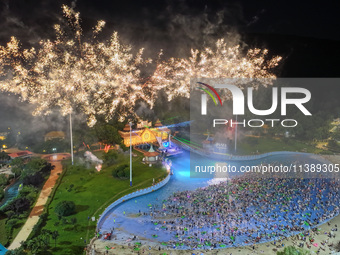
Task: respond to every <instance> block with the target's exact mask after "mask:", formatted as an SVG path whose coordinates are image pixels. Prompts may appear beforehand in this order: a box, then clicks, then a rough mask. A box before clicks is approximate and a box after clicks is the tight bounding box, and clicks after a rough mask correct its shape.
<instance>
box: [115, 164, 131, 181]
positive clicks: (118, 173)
mask: <svg viewBox="0 0 340 255" xmlns="http://www.w3.org/2000/svg"><path fill="white" fill-rule="evenodd" d="M129 174H130V171H129V165H128V164H122V165H119V166H117V167H116V168H115V169H113V170H112V176H113V177H115V178H119V179H127V178H128V177H129Z"/></svg>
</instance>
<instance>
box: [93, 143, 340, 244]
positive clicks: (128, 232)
mask: <svg viewBox="0 0 340 255" xmlns="http://www.w3.org/2000/svg"><path fill="white" fill-rule="evenodd" d="M176 144H177V145H179V144H180V143H179V142H178V141H177V143H176ZM182 144H183V146H182V148H187V147H188V145H186V144H184V143H182ZM189 147H190V146H189ZM190 148H191V150H190V152H189V150H185V149H182V151H183V153H182V154H180V155H176V156H171V157H170V158H171V167H170V168H171V173H173V175H169V178H168V179H166V180H164V182H163V183H162V184H161V185H158V186H155V187H151V188H150V189H148V190H142V191H140V192H135V193H132V194H129V195H127V196H125V197H123V198H122V199H120V200H117V201H116V202H115V203H113V204H111V205H110V206H109V207H108V208H107V209H106V210H105V211H104V212H103V214H102V215H101V217H100V219H99V220H98V223H97V230H96V231H97V238H98V240H99V241H100V240H103V241H104V243H105V245H106V248H107V249H108V250H109V247H115V246H119V245H122V246H124V245H128V246H130V245H131V247H132V246H135V250H136V251H138V250H139V249H140V248H139V246H140V245H141V243H144V244H146V245H147V246H149V247H156V248H157V247H158V249H162V250H163V249H165V250H178V251H180V250H182V251H184V250H201V251H207V250H213V249H222V248H230V247H243V246H253V245H258V244H260V243H266V242H278V241H279V240H283V239H284V238H287V237H289V236H293V235H297V234H300V236H301V240H306V239H308V238H310V234H309V231H311V230H312V229H314V230H315V229H318V226H319V225H320V224H323V223H325V222H327V221H329V220H330V219H332V218H334V217H335V216H337V215H338V214H339V202H340V200H339V199H340V197H339V179H335V178H333V179H331V178H300V179H298V178H282V177H280V176H269V177H266V176H263V174H261V173H243V174H240V171H237V173H229V174H228V175H223V176H221V174H218V173H215V174H214V175H212V176H210V177H209V178H191V176H190V175H191V173H190V160H191V161H194V162H195V164H197V165H216V164H217V163H224V164H233V165H234V166H236V167H237V169H240V168H241V167H245V165H246V166H252V165H260V164H264V163H265V164H272V165H274V166H275V165H277V166H279V165H290V164H304V163H306V162H308V163H309V164H315V165H317V164H329V163H330V162H329V161H327V160H325V158H323V157H321V156H318V155H314V154H309V153H294V152H274V153H267V154H264V155H257V156H252V155H251V156H248V157H245V156H243V157H233V158H232V159H230V158H229V160H224V161H222V160H221V159H217V158H216V157H204V156H203V153H200V152H199V151H197V150H196V153H195V150H194V149H193V148H192V147H190ZM190 154H191V155H190ZM221 161H222V162H221ZM166 162H167V161H166ZM94 243H96V242H94ZM136 243H139V245H136ZM308 245H310V246H312V245H313V242H310V244H307V246H308ZM315 245H319V244H315ZM315 245H314V246H315ZM97 246H100V245H97ZM315 247H316V246H315ZM94 250H95V249H94Z"/></svg>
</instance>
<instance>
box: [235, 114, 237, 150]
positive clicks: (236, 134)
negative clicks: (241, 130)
mask: <svg viewBox="0 0 340 255" xmlns="http://www.w3.org/2000/svg"><path fill="white" fill-rule="evenodd" d="M236 123H237V115H236ZM236 150H237V124H236V127H235V154H236Z"/></svg>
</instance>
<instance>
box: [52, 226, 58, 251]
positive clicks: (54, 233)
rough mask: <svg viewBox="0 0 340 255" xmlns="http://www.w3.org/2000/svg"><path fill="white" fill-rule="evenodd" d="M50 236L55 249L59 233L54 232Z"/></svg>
mask: <svg viewBox="0 0 340 255" xmlns="http://www.w3.org/2000/svg"><path fill="white" fill-rule="evenodd" d="M51 234H52V239H53V240H54V247H57V238H58V236H59V232H58V231H57V230H55V231H53V232H52V233H51Z"/></svg>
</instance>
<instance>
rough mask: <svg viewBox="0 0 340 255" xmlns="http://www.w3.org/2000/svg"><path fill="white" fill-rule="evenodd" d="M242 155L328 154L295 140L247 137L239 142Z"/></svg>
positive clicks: (309, 144) (312, 145) (239, 152)
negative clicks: (293, 152)
mask: <svg viewBox="0 0 340 255" xmlns="http://www.w3.org/2000/svg"><path fill="white" fill-rule="evenodd" d="M237 146H238V149H237V152H238V154H240V155H252V154H257V153H258V154H262V153H266V152H272V151H298V152H308V153H314V154H320V153H321V154H322V153H327V151H325V150H322V149H320V148H317V147H316V146H315V145H314V144H311V143H308V142H302V141H298V140H295V139H294V138H289V139H283V138H271V137H245V138H244V139H242V140H240V141H239V142H238V145H237Z"/></svg>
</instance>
